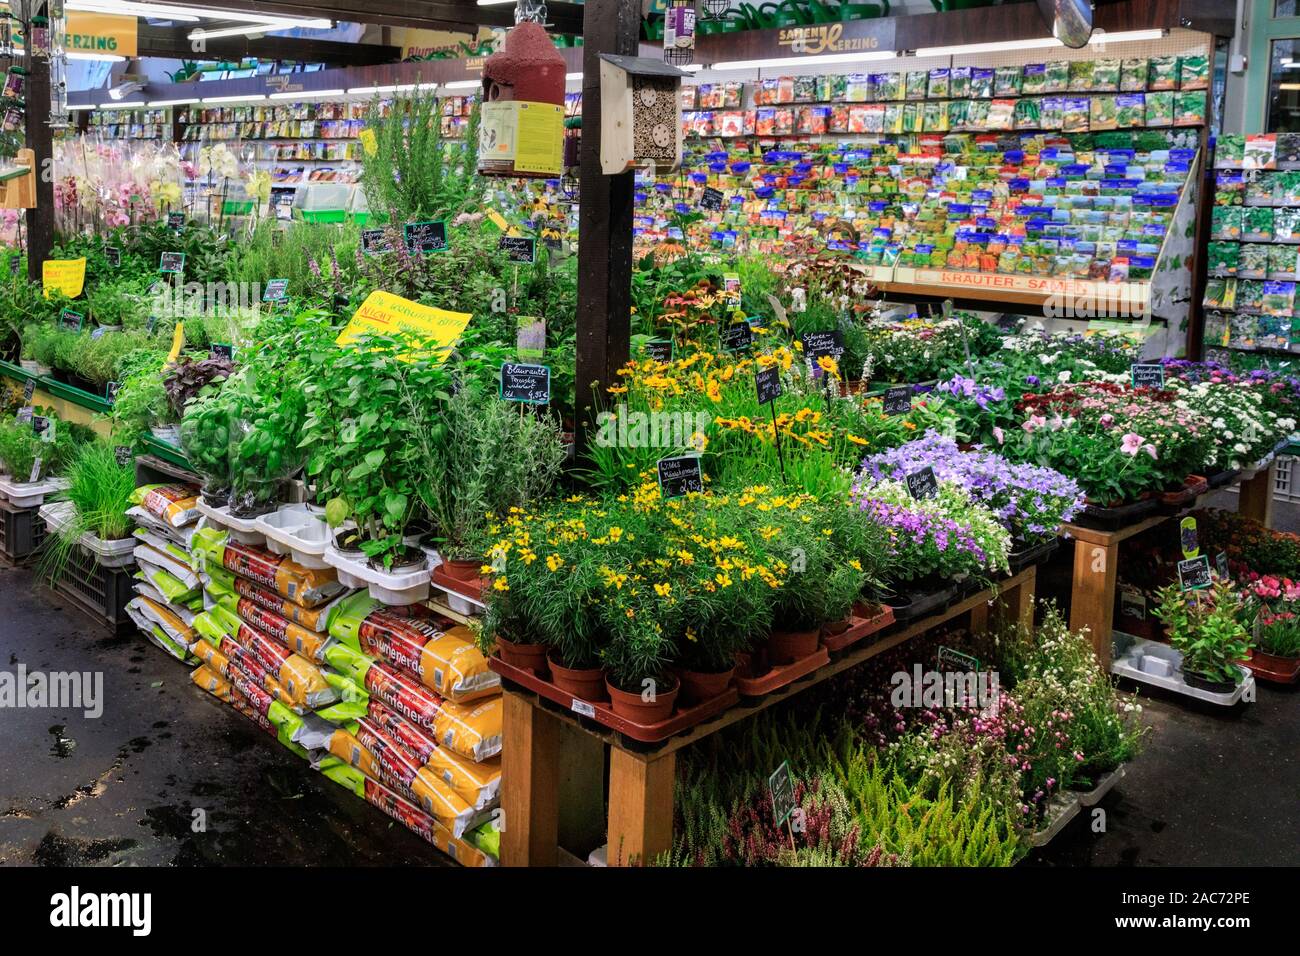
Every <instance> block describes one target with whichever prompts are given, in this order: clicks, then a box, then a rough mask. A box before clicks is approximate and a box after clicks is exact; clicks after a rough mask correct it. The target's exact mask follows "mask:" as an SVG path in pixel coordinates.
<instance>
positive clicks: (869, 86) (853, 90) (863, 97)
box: [844, 73, 877, 103]
mask: <svg viewBox="0 0 1300 956" xmlns="http://www.w3.org/2000/svg"><path fill="white" fill-rule="evenodd" d="M876 79H877V77H876V76H874V75H873V76H867V74H865V73H850V74H849V75H848V76H847V77H845V85H844V102H846V103H865V102H867V101H868V100H870V99H871V98H872V93H873V92H874V91H876V82H875V81H876Z"/></svg>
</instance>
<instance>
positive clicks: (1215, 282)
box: [1201, 277, 1235, 309]
mask: <svg viewBox="0 0 1300 956" xmlns="http://www.w3.org/2000/svg"><path fill="white" fill-rule="evenodd" d="M1230 281H1235V280H1229V279H1219V278H1214V277H1211V278H1209V279H1207V280H1206V281H1205V298H1204V299H1202V300H1201V304H1202V305H1203V306H1204V307H1205V308H1207V309H1228V308H1231V306H1229V305H1227V304H1226V302H1227V298H1228V295H1227V289H1228V283H1229V282H1230Z"/></svg>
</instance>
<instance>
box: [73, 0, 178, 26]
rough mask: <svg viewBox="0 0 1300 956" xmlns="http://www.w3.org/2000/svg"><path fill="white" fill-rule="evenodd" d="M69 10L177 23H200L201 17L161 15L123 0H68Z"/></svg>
mask: <svg viewBox="0 0 1300 956" xmlns="http://www.w3.org/2000/svg"><path fill="white" fill-rule="evenodd" d="M67 9H69V10H78V11H84V12H86V13H118V14H128V15H134V14H138V15H140V16H145V17H155V18H157V19H159V20H174V21H176V22H177V23H198V22H199V17H196V16H195V15H194V14H192V13H179V12H176V13H160V12H159V11H158V10H156V9H150V8H149V7H148V6H145V5H143V4H138V3H127V2H121V0H68V4H67Z"/></svg>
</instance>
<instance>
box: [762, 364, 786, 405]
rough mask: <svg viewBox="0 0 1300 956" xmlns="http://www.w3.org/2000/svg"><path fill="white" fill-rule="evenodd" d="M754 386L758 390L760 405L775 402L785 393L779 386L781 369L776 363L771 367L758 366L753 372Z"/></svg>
mask: <svg viewBox="0 0 1300 956" xmlns="http://www.w3.org/2000/svg"><path fill="white" fill-rule="evenodd" d="M754 388H755V389H757V391H758V403H759V404H760V405H766V404H768V402H775V401H776V400H777V399H778V398H780V397H781V396H782V395H784V394H785V392H784V390H783V389H782V388H781V369H780V368H779V367H778V366H776V365H773V366H772V367H771V368H760V369H759V370H758V371H757V372H755V373H754Z"/></svg>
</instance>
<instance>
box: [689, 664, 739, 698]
mask: <svg viewBox="0 0 1300 956" xmlns="http://www.w3.org/2000/svg"><path fill="white" fill-rule="evenodd" d="M735 673H736V668H735V667H730V668H728V669H727V670H725V671H718V672H716V673H714V672H712V671H688V670H681V671H679V672H678V676H679V677H680V678H681V682H682V702H683V703H685V704H702V703H704V702H705V701H706V700H713V698H715V697H719V696H721V695H722V694H723V693H725V692H726V690H727V688H728V687H729V686H731V677H732V675H733V674H735Z"/></svg>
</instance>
